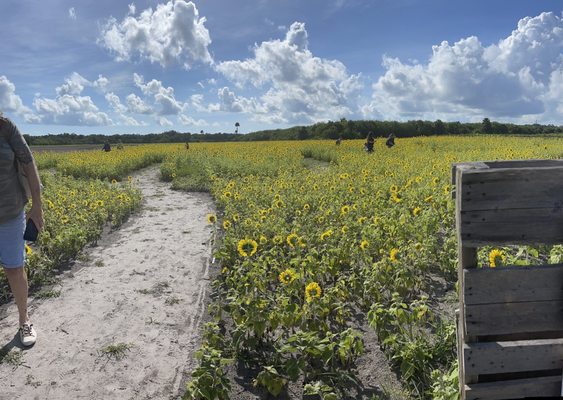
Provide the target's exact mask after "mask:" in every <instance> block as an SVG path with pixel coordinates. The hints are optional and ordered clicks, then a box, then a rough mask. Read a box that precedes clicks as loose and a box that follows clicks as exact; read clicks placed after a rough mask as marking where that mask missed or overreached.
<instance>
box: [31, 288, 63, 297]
mask: <svg viewBox="0 0 563 400" xmlns="http://www.w3.org/2000/svg"><path fill="white" fill-rule="evenodd" d="M60 295H61V291H60V290H42V291H40V292H37V293H36V294H35V298H37V299H54V298H56V297H60Z"/></svg>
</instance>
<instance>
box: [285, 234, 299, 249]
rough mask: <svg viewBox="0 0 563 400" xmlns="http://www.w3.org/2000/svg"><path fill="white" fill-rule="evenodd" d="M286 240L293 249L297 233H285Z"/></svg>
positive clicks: (296, 241) (297, 238)
mask: <svg viewBox="0 0 563 400" xmlns="http://www.w3.org/2000/svg"><path fill="white" fill-rule="evenodd" d="M286 242H287V244H288V245H289V247H291V248H292V249H293V248H294V247H295V246H297V244H298V242H299V236H297V233H290V234H289V235H287V238H286Z"/></svg>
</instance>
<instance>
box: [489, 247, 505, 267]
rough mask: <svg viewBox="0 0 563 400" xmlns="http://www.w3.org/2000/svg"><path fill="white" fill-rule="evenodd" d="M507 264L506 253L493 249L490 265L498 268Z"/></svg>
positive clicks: (490, 254) (490, 255)
mask: <svg viewBox="0 0 563 400" xmlns="http://www.w3.org/2000/svg"><path fill="white" fill-rule="evenodd" d="M505 262H506V256H505V255H504V252H503V251H501V250H499V249H493V250H491V252H490V253H489V264H490V265H491V268H495V267H498V266H499V265H503V264H504V263H505Z"/></svg>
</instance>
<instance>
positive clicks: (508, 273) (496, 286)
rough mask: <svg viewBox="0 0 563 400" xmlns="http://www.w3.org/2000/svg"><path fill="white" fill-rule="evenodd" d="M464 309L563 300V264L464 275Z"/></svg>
mask: <svg viewBox="0 0 563 400" xmlns="http://www.w3.org/2000/svg"><path fill="white" fill-rule="evenodd" d="M463 274H464V282H465V290H464V292H463V299H464V303H465V305H476V304H490V303H514V302H523V301H549V300H563V264H554V265H541V266H530V267H514V266H512V267H499V268H477V269H466V270H464V271H463Z"/></svg>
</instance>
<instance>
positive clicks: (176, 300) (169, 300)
mask: <svg viewBox="0 0 563 400" xmlns="http://www.w3.org/2000/svg"><path fill="white" fill-rule="evenodd" d="M180 301H182V300H181V299H179V298H178V297H176V296H170V297H169V298H167V299H166V301H165V302H164V303H165V304H166V305H168V306H173V305H174V304H178V303H179V302H180Z"/></svg>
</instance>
